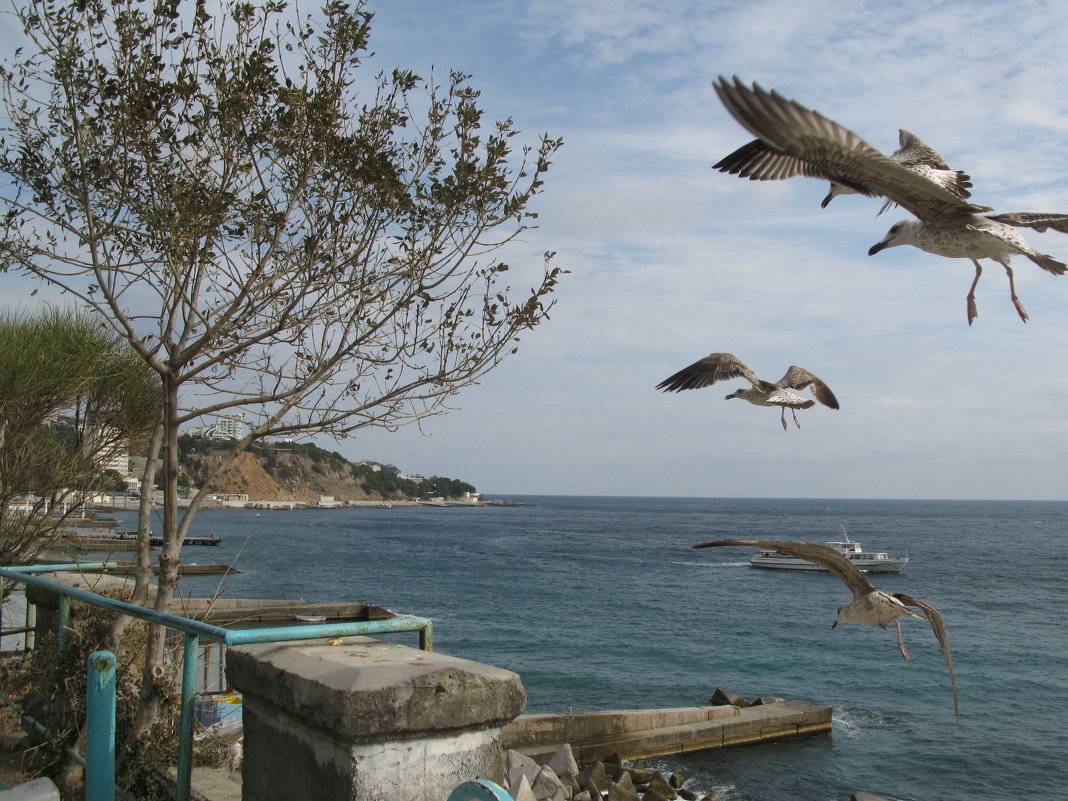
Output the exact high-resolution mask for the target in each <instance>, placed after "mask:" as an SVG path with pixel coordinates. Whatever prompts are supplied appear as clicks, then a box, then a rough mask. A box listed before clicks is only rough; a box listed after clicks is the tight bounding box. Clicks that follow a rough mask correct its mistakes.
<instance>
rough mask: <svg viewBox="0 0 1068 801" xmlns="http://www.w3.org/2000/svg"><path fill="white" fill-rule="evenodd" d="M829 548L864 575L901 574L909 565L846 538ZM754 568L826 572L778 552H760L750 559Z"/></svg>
mask: <svg viewBox="0 0 1068 801" xmlns="http://www.w3.org/2000/svg"><path fill="white" fill-rule="evenodd" d="M824 544H825V545H826V546H827V547H828V548H831V549H832V550H835V551H838V553H840V554H842V556H844V557H845V558H846V559H848V560H849V563H850V564H851V565H853V566H854V567H856V568H857V569H858V570H860V571H862V572H864V573H900V572H901V568H903V567H904V566H905V565H907V564H908V562H909V558H908V556H907V555H906V556H891V555H890V554H888V553H885V552H883V551H865V550H864V549H863V548H861V547H860V543H859V542H857V541H855V540H851V539H849V537H846V538H845V539H844V540H838V541H835V542H827V543H824ZM749 564H751V565H752V566H753V567H762V568H767V569H771V570H826V569H827V568H825V567H824V566H823V565H817V564H815V563H813V562H809V561H808V560H807V559H802V558H801V557H799V556H788V555H787V554H782V553H779V552H778V551H768V550H763V551H760V552H759V553H758V554H756V555H755V556H753V557H751V558H750V559H749Z"/></svg>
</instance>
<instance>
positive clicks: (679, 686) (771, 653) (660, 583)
mask: <svg viewBox="0 0 1068 801" xmlns="http://www.w3.org/2000/svg"><path fill="white" fill-rule="evenodd" d="M496 499H497V500H502V501H510V502H513V503H515V504H517V505H514V506H494V507H478V508H458V507H447V508H424V507H416V508H410V507H399V506H398V507H394V508H356V509H334V510H296V511H267V510H259V511H253V510H203V511H201V512H200V513H198V514H197V516H196V518H195V522H194V524H193V527H192V531H191V533H192V534H204V535H208V534H218V535H219V536H220V537H221V538H222V544H221V545H220V546H218V547H193V546H190V547H187V548H186V549H185V552H184V554H183V561H186V562H226V563H233V564H234V565H235V566H236V567H237V568H238V569H240V570H241V571H242V572H241V573H239V574H235V575H230V576H227V577H225V578H220V577H218V576H197V577H188V578H186V579H183V587H182V591H183V592H184V593H185V594H187V595H190V596H196V597H203V596H205V595H210V594H214V593H219V594H221V595H222V596H223V597H230V598H290V599H296V598H303V599H304V600H306V601H309V602H340V601H355V600H362V601H367V602H369V603H373V604H377V605H380V606H384V607H387V608H389V609H391V610H393V611H395V612H398V613H406V614H413V615H421V616H425V617H429V618H431V619H432V620H433V622H434V642H435V648H436V650H438V651H441V652H443V653H447V654H452V655H455V656H460V657H465V658H469V659H475V660H478V661H481V662H486V663H489V664H493V665H497V666H499V667H503V668H507V669H509V670H513V671H515V672H516V673H518V674H519V676H520V677H521V678H522V682H523V685H524V687H525V688H526V692H527V698H528V701H527V711H528V712H532V713H534V712H539V713H540V712H567V711H569V710H571V711H576V712H577V711H586V710H606V709H639V708H653V707H671V706H689V705H695V704H702V703H706V702H708V700H709V699H710V697H711V696H712V694H713V692H714V691H715V690H716V689H717V688H722V689H724V690H727V691H729V692H732V693H736V694H738V695H741V696H743V697H746V698H756V697H760V696H766V695H774V696H780V697H784V698H791V699H803V700H806V701H811V702H814V703H818V704H825V705H829V706H831V707H832V708H833V710H834V713H833V726H832V729H833V730H832V733H831V734H828V735H820V736H814V737H811V738H807V739H803V740H794V741H788V742H780V743H775V744H764V745H757V746H747V747H739V748H731V749H726V750H719V751H707V752H702V753H697V754H690V755H686V756H680V757H666V758H660V759H656V760H651V762H652V764H653V765H654V766H655V767H658V768H660V769H661V770H670V771H674V772H677V773H679V774H681V775H682V776H683V777H685V778H686V780H687V784H686V786H687V787H688V788H690V789H692V790H694V791H695V792H697V793H699V794H703V793H707V792H715V793H717V794H718V795H719V798H720V799H721V800H722V801H830V800H831V799H835V800H836V801H844V800H845V799H848V798H849V796H850V794H851V793H855V792H867V793H873V794H876V795H881V796H885V797H888V798H892V799H903V800H907V801H963V800H964V799H969V800H971V799H983V800H984V801H996V800H997V799H1013V800H1014V801H1016V800H1018V799H1027V801H1055V800H1056V801H1062V799H1065V798H1068V625H1066V620H1065V614H1066V612H1068V583H1066V576H1068V537H1066V532H1068V503H1066V502H1037V501H1036V502H1030V501H1028V502H1016V501H1013V502H1009V501H934V500H798V499H791V500H776V499H755V498H633V497H618V498H616V497H569V496H519V495H516V496H507V497H504V496H498V497H497V498H496ZM117 516H118V517H119V518H120V520H122V521H124V522H130V521H131V520H132V515H127V514H124V513H119V514H118V515H117ZM843 531H844V532H846V533H848V535H849V536H850V537H851V538H853V539H855V540H857V541H859V542H860V543H861V544H862V545H863V547H864V548H865V550H869V551H887V552H889V553H890V554H892V555H895V556H897V555H901V554H907V555H908V556H909V558H910V561H909V563H908V565H907V567H906V568H905V569H904V570H903V571H902V572H901V573H900V574H897V575H877V576H872V577H871V578H872V580H873V582H874V583H875V584H876V585H877V586H879V587H882V588H884V589H886V590H888V591H901V592H906V593H908V594H909V595H912V596H914V597H916V598H920V599H923V600H925V601H927V602H928V603H930V604H932V605H933V606H935V607H936V608H937V609H939V610H940V611H941V613H942V615H943V617H944V619H945V622H946V627H947V630H948V633H949V640H950V644H951V646H952V650H953V659H954V662H955V666H956V670H957V678H958V682H959V685H960V725H959V727H958V726H957V725H956V724H955V722H954V716H953V702H952V695H951V689H950V683H949V677H948V674H947V671H946V665H945V662H944V660H943V657H942V654H941V652H940V650H939V648H938V644H937V641H936V640H935V637H934V635H933V634H932V632H931V629H930V627H929V626H928V624H927V623H926V622H925V621H923V620H920V619H914V618H908V619H904V620H903V621H902V628H903V630H904V636H905V643H906V645H907V646H908V649H909V651H910V656H911V659H910V660H909V661H908V662H906V661H904V660H903V659H902V657H901V654H900V653H899V651H898V648H897V643H896V637H895V634H894V630H893V627H890V629H889V630H888V631H883V630H881V629H878V628H875V627H869V626H858V625H852V624H849V625H842V626H839V627H838V628H837V629H834V630H832V628H831V623H832V622H833V621H834V619H835V612H836V610H837V608H838V606H839V605H841V604H842V603H844V602H846V601H847V600H849V597H850V596H849V593H848V591H847V590H846V588H845V585H844V584H842V583H841V582H840V581H839V580H838V579H837V578H835V577H834V576H832V575H830V574H828V573H810V572H792V571H769V570H759V569H754V568H752V567H751V566H750V565H749V563H748V559H749V557H750V556H751V555H752V553H753V551H752V549H747V548H715V549H701V550H693V549H692V548H691V547H690V546H691V545H693V544H695V543H698V542H703V541H706V540H712V539H719V538H726V537H738V538H747V539H748V538H753V539H800V540H808V541H814V542H824V541H828V540H837V539H841V538H842V534H843ZM391 636H392V637H394V638H397V639H398V641H401V642H405V643H406V644H409V643H407V641H406V640H405V639H404V638H405V637H408V638H411V639H413V640H414V636H415V635H413V634H410V633H409V634H399V635H391ZM410 644H412V645H415V644H416V643H415V642H414V641H413V642H412V643H410ZM647 764H648V763H647Z"/></svg>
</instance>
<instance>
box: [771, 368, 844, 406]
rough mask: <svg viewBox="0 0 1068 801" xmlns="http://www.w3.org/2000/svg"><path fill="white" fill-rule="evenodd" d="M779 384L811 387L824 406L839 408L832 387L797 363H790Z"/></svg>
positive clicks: (799, 387) (791, 387) (793, 386)
mask: <svg viewBox="0 0 1068 801" xmlns="http://www.w3.org/2000/svg"><path fill="white" fill-rule="evenodd" d="M778 384H779V386H780V387H790V389H811V390H812V394H813V395H815V396H816V400H818V401H819V402H820V403H822V404H823V405H824V406H829V407H830V408H832V409H837V408H838V398H836V397H834V393H833V392H831V388H830V387H829V386H827V385H826V384H824V383H823V382H822V381H820V380H819V379H818V378H817V377H816V376H814V375H813V374H812V373H810V372H809V371H808V370H806V369H805V368H803V367H798V366H797V365H796V364H791V365H790V369H789V370H787V371H786V375H784V376H783V377H782V378H780V379H779V381H778Z"/></svg>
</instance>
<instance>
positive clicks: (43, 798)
mask: <svg viewBox="0 0 1068 801" xmlns="http://www.w3.org/2000/svg"><path fill="white" fill-rule="evenodd" d="M0 799H2V801H59V789H58V788H57V787H56V785H55V784H53V783H52V780H51V779H48V778H41V779H34V780H33V781H30V782H26V783H25V784H20V785H19V786H18V787H12V788H11V789H10V790H2V791H0Z"/></svg>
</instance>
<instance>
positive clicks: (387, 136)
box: [0, 0, 560, 725]
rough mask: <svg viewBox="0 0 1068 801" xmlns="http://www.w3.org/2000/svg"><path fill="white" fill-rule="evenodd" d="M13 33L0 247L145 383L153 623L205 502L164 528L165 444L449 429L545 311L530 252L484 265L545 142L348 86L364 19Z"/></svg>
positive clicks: (164, 9) (279, 11)
mask: <svg viewBox="0 0 1068 801" xmlns="http://www.w3.org/2000/svg"><path fill="white" fill-rule="evenodd" d="M20 18H21V20H22V22H23V25H24V28H25V33H26V36H27V40H28V45H27V48H26V53H25V55H22V54H20V55H18V56H17V57H16V58H15V59H12V60H10V61H9V63H8V64H7V66H6V67H5V69H4V71H3V73H2V87H3V93H4V102H5V106H6V111H7V115H8V124H7V130H6V131H5V134H4V146H3V153H2V156H0V171H2V173H3V174H4V175H5V176H6V179H7V180H6V182H5V185H4V187H2V188H0V194H2V200H0V202H2V204H3V209H4V211H5V213H6V216H5V217H4V228H3V240H2V242H0V247H2V248H3V254H4V256H5V257H6V260H7V262H8V264H10V265H12V266H13V267H15V268H18V269H20V270H22V271H25V272H27V273H31V274H33V275H37V276H40V277H42V278H44V279H46V280H47V281H49V282H51V283H53V284H55V285H57V286H59V287H62V288H63V289H64V290H65V291H67V292H69V293H71V294H73V295H74V296H76V297H78V298H80V299H81V300H83V301H84V302H85V303H87V304H88V305H90V306H91V307H93V308H94V309H96V310H98V311H99V312H100V313H101V314H102V315H104V316H106V318H107V319H108V320H109V321H110V322H111V324H112V325H113V326H114V328H115V330H116V331H117V332H119V333H120V334H121V335H122V336H124V337H125V338H126V339H127V340H128V341H129V342H130V344H131V345H132V346H133V348H135V349H136V351H137V352H138V353H139V354H140V355H141V358H143V359H144V361H145V362H146V363H147V364H149V365H150V366H151V367H152V369H153V370H154V371H155V372H156V373H157V374H158V375H159V378H160V382H161V384H162V390H161V394H160V408H161V410H162V411H161V417H160V423H159V425H160V432H159V440H160V442H161V444H162V451H161V462H162V475H163V487H162V490H163V498H164V500H163V534H164V545H163V548H162V553H161V554H160V556H159V567H160V571H159V587H158V593H157V601H156V604H157V607H158V608H166V606H167V605H168V603H169V602H170V600H171V598H172V595H173V591H174V587H175V585H176V582H177V568H178V562H179V559H180V553H181V545H182V541H183V538H184V536H185V534H186V532H187V531H188V527H189V523H190V521H191V519H192V515H193V514H194V512H195V511H196V509H197V508H198V506H199V505H200V502H201V499H202V498H203V495H204V492H205V490H206V486H205V487H201V489H200V492H199V493H198V494H197V495H196V496H195V497H194V498H193V500H192V503H191V505H190V506H189V508H188V510H187V511H185V512H184V514H182V513H180V510H179V508H178V503H177V476H178V449H177V437H178V431H179V428H180V427H181V426H182V425H184V424H186V423H188V422H190V421H193V420H195V419H197V418H200V417H202V416H204V415H210V414H215V413H236V412H238V411H240V412H244V413H245V415H246V420H250V421H251V425H250V430H249V433H248V434H247V436H246V437H245V438H244V439H243V440H242V441H241V442H239V443H238V444H237V447H236V448H235V449H234V451H233V455H234V456H236V455H237V454H238V453H240V452H241V451H242V450H243V449H244V448H245V447H247V446H248V445H249V444H250V443H251V442H253V441H255V440H257V439H260V438H262V437H265V436H269V435H282V436H294V435H301V434H308V433H313V432H318V433H325V434H329V435H332V436H335V437H341V436H344V435H347V434H350V433H351V432H353V431H355V430H357V429H359V428H362V427H365V426H381V427H386V428H394V427H397V426H401V425H404V424H406V423H410V422H413V421H417V420H420V419H422V418H424V417H426V416H427V415H432V414H437V413H440V412H442V411H443V410H445V409H446V408H447V402H448V400H449V399H450V398H451V397H452V396H454V395H455V394H456V393H457V392H458V391H459V390H461V389H462V388H463V387H465V386H468V385H470V384H472V383H475V382H477V381H478V379H479V378H480V377H481V376H483V375H484V374H485V373H486V372H487V371H488V370H490V369H492V368H493V367H494V366H496V365H497V364H498V363H499V362H500V361H501V360H502V359H504V358H505V357H506V356H507V355H508V354H510V353H512V352H514V351H515V348H516V343H517V340H518V336H519V335H520V334H521V333H522V332H524V331H527V330H530V329H532V328H534V327H535V326H536V325H537V324H538V323H539V322H541V321H542V320H543V319H544V318H545V316H546V313H547V311H548V310H549V308H550V306H551V302H550V300H549V296H550V294H551V293H552V292H553V290H554V287H555V285H556V282H557V278H558V276H559V273H560V270H559V268H556V267H554V266H553V265H552V262H551V255H552V254H546V256H545V261H544V264H539V265H538V266H537V268H536V269H535V270H533V271H528V273H532V275H533V277H532V279H531V278H527V279H520V280H523V287H529V288H523V289H513V288H512V287H510V286H509V285H508V283H507V279H508V275H509V266H508V265H507V264H505V263H503V262H501V261H499V259H498V257H497V256H496V255H495V254H496V251H497V250H498V249H499V248H500V247H501V246H502V245H504V244H505V243H507V242H509V241H510V240H512V239H513V238H515V237H516V236H517V235H518V234H519V233H520V232H522V231H523V230H524V229H526V228H527V227H528V226H529V225H530V223H531V219H532V218H533V217H534V216H535V215H534V214H533V213H532V212H530V211H529V210H528V204H529V202H530V200H531V199H532V198H533V197H534V196H535V195H536V194H537V193H538V192H539V190H540V189H541V187H542V177H543V176H542V173H543V172H545V170H546V169H547V168H548V166H549V163H550V161H549V159H550V157H551V156H552V154H553V152H554V151H555V150H556V149H557V148H558V147H559V145H560V142H559V141H558V140H553V139H549V138H547V137H542V138H541V139H540V140H539V141H538V143H537V144H536V145H534V146H531V147H522V148H520V149H519V150H518V151H514V145H513V140H514V137H515V136H516V134H517V131H516V130H515V128H514V126H513V124H512V122H511V121H510V120H505V121H499V122H492V123H487V122H486V121H484V120H483V112H482V110H481V109H480V108H479V105H478V98H479V94H478V92H477V91H475V90H474V89H473V88H471V87H470V86H469V84H468V76H464V75H460V74H455V73H454V74H452V75H450V77H449V79H448V80H447V81H444V82H443V83H439V82H437V81H435V80H433V79H430V80H424V79H423V78H421V77H419V76H417V75H415V74H414V73H411V72H407V71H404V70H399V69H398V70H394V71H392V72H390V73H383V74H378V75H377V76H374V77H367V76H364V75H363V74H362V73H361V72H360V67H361V66H362V62H363V60H364V59H365V58H367V57H368V51H367V47H368V37H369V34H370V23H371V14H370V13H369V12H368V11H366V10H365V9H364V8H363V4H362V3H360V2H357V3H355V4H354V5H353V6H349V5H347V4H345V3H340V2H327V4H326V5H325V6H324V7H323V8H322V10H321V12H319V13H317V14H315V15H312V16H300V15H296V14H292V13H290V12H288V11H286V9H285V7H284V5H283V4H281V3H274V2H268V3H263V4H250V3H241V2H235V3H227V4H224V6H223V7H222V8H221V9H220V11H219V12H218V14H216V15H212V14H210V13H209V11H208V7H207V5H206V4H204V3H202V2H182V1H181V0H159V2H156V3H154V4H151V3H149V4H146V3H141V2H135V1H134V0H114V1H110V2H109V1H108V0H90V1H89V2H85V3H72V4H65V3H57V2H50V1H48V0H30V2H28V3H27V4H26V5H25V7H23V8H22V9H21V11H20ZM8 187H12V188H10V189H9V188H8ZM224 466H225V463H223V464H220V465H219V469H222V468H223V467H224ZM143 533H144V532H143ZM141 561H142V572H141V575H140V578H141V579H142V580H147V575H148V564H147V556H146V555H144V554H143V555H142V559H141ZM159 648H160V638H159V637H157V638H156V639H155V640H154V641H153V642H151V643H150V645H149V656H148V660H147V661H148V666H147V668H146V681H145V689H144V693H145V696H144V697H145V699H146V703H145V709H146V713H145V717H144V719H143V721H142V722H143V723H144V725H147V722H148V721H150V720H151V717H152V714H153V711H152V709H151V696H152V690H151V687H150V686H149V685H150V684H151V682H150V681H149V679H150V671H151V670H152V668H153V667H154V666H155V665H156V664H158V653H159Z"/></svg>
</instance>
